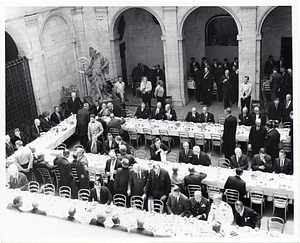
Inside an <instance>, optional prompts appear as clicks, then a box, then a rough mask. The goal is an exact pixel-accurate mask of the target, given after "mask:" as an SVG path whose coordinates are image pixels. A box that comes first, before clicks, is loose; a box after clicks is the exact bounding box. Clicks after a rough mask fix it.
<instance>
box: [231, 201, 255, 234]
mask: <svg viewBox="0 0 300 243" xmlns="http://www.w3.org/2000/svg"><path fill="white" fill-rule="evenodd" d="M235 210H236V211H237V214H236V224H237V225H238V226H240V227H244V226H249V227H251V228H252V229H255V231H259V229H260V217H259V216H258V214H257V213H256V212H255V211H254V210H253V209H251V208H249V207H246V206H244V205H243V203H242V202H241V201H236V202H235Z"/></svg>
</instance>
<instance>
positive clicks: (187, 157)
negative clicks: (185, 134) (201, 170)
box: [179, 142, 193, 164]
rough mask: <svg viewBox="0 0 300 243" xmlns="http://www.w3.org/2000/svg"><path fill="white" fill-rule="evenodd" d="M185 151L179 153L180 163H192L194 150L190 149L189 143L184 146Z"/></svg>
mask: <svg viewBox="0 0 300 243" xmlns="http://www.w3.org/2000/svg"><path fill="white" fill-rule="evenodd" d="M182 146H183V149H181V150H180V151H179V163H187V164H189V163H192V159H193V150H191V149H190V145H189V143H188V142H184V143H183V144H182Z"/></svg>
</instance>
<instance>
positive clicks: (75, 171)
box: [72, 167, 79, 183]
mask: <svg viewBox="0 0 300 243" xmlns="http://www.w3.org/2000/svg"><path fill="white" fill-rule="evenodd" d="M72 174H73V178H74V181H75V182H76V183H79V179H78V175H77V168H76V167H72Z"/></svg>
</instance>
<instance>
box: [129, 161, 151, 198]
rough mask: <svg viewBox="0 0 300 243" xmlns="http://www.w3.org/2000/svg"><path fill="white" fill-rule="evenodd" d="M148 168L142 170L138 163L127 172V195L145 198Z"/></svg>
mask: <svg viewBox="0 0 300 243" xmlns="http://www.w3.org/2000/svg"><path fill="white" fill-rule="evenodd" d="M148 175H149V172H148V170H142V169H141V165H140V164H138V163H137V164H134V165H133V167H132V170H131V171H130V172H129V179H128V188H127V194H128V196H131V195H132V196H143V197H144V198H146V194H147V192H146V191H145V190H146V188H145V186H146V183H147V179H148Z"/></svg>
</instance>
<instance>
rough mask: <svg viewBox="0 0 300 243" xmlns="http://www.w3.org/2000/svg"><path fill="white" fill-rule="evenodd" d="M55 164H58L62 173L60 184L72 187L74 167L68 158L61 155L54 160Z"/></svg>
mask: <svg viewBox="0 0 300 243" xmlns="http://www.w3.org/2000/svg"><path fill="white" fill-rule="evenodd" d="M54 165H57V167H58V169H59V173H60V186H69V187H72V182H73V179H74V177H73V173H72V167H71V164H70V163H69V161H68V160H67V158H65V157H61V158H58V159H56V160H54Z"/></svg>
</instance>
